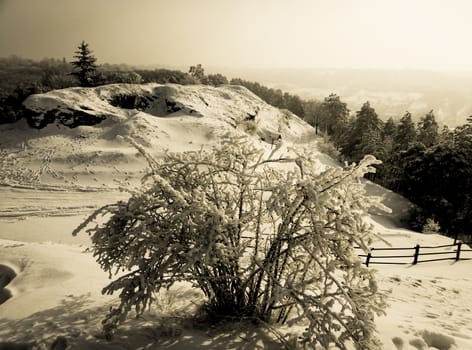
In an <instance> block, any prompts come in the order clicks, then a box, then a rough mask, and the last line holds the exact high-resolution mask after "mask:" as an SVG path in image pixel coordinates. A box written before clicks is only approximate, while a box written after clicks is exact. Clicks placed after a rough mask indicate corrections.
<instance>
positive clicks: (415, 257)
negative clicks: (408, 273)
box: [413, 244, 420, 265]
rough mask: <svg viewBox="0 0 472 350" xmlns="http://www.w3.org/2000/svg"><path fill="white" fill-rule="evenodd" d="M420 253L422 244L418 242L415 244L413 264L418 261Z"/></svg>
mask: <svg viewBox="0 0 472 350" xmlns="http://www.w3.org/2000/svg"><path fill="white" fill-rule="evenodd" d="M419 255H420V245H419V244H417V245H416V246H415V255H414V256H413V265H416V264H417V263H418V256H419Z"/></svg>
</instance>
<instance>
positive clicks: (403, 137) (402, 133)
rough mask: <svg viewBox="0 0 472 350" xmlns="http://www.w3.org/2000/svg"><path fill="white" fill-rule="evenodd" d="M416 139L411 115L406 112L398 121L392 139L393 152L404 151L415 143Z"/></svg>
mask: <svg viewBox="0 0 472 350" xmlns="http://www.w3.org/2000/svg"><path fill="white" fill-rule="evenodd" d="M416 137H417V135H416V128H415V123H413V120H412V118H411V113H410V112H408V111H407V112H406V113H405V115H404V116H403V117H402V118H401V119H400V123H399V124H398V128H397V133H396V135H395V137H394V142H395V150H396V151H397V152H398V151H403V150H406V149H407V148H408V147H409V146H411V145H412V144H413V143H414V142H415V141H416Z"/></svg>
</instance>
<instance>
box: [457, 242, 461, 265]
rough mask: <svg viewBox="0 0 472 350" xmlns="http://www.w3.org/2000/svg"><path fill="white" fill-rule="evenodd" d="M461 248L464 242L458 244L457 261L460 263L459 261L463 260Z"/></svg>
mask: <svg viewBox="0 0 472 350" xmlns="http://www.w3.org/2000/svg"><path fill="white" fill-rule="evenodd" d="M461 247H462V242H459V243H457V251H456V261H459V259H460V258H461Z"/></svg>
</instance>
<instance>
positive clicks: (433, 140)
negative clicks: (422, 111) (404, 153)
mask: <svg viewBox="0 0 472 350" xmlns="http://www.w3.org/2000/svg"><path fill="white" fill-rule="evenodd" d="M418 141H419V142H422V143H423V144H424V145H425V146H426V147H431V146H433V145H435V144H437V143H438V142H439V126H438V123H437V122H436V118H435V117H434V113H433V111H430V112H429V113H428V114H426V115H425V116H424V117H423V118H421V120H420V121H419V123H418Z"/></svg>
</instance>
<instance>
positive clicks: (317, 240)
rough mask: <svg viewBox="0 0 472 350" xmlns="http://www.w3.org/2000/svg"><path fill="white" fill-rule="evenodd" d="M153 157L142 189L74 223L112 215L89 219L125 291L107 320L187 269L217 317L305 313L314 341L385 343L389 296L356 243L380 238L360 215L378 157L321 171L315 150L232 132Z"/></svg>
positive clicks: (295, 317)
mask: <svg viewBox="0 0 472 350" xmlns="http://www.w3.org/2000/svg"><path fill="white" fill-rule="evenodd" d="M143 152H144V151H143ZM148 159H149V163H150V168H151V170H150V172H149V174H148V175H147V176H146V178H145V180H144V182H143V186H142V188H141V189H140V190H139V191H136V192H134V193H133V194H132V196H131V198H130V199H129V200H128V201H127V202H118V203H116V204H113V205H109V206H106V207H104V208H103V209H102V210H101V211H99V212H97V213H95V214H94V215H93V216H92V217H91V218H90V219H89V220H88V221H86V222H85V223H84V224H83V225H81V227H79V228H78V230H82V229H84V228H85V227H86V226H90V224H91V223H92V222H93V221H96V218H97V216H98V215H101V214H102V215H105V216H106V218H107V221H106V222H105V223H97V224H96V226H95V227H93V228H91V229H88V232H89V234H90V235H91V239H92V242H93V252H94V256H95V257H96V259H97V261H98V263H99V264H100V265H101V267H102V268H103V269H104V270H105V271H107V272H109V274H110V277H112V278H113V277H114V280H113V281H112V282H111V283H110V284H109V285H108V286H106V287H105V288H104V289H103V292H104V293H107V294H112V293H115V292H119V295H120V301H121V302H120V304H119V305H117V306H116V307H115V308H112V309H111V311H110V313H109V314H108V315H107V316H106V318H105V320H104V327H105V331H107V332H109V333H111V332H112V331H113V330H114V329H115V328H116V326H117V325H118V324H119V323H120V322H121V321H123V320H124V318H125V317H126V315H127V314H128V313H129V312H130V311H131V310H133V309H134V310H135V312H136V313H137V314H138V315H139V314H141V313H142V312H143V311H144V310H145V309H146V308H147V307H149V305H150V304H151V303H152V301H153V298H154V295H155V294H156V293H158V292H159V291H160V290H161V289H162V288H169V287H170V286H172V284H174V283H175V282H177V281H189V282H191V283H192V285H194V286H195V287H197V288H200V289H201V290H202V291H203V293H204V294H205V296H206V297H207V299H208V301H207V310H208V312H209V314H210V315H211V316H212V317H215V318H217V317H235V318H243V317H246V318H253V319H258V320H261V321H264V322H269V323H286V322H288V323H289V324H292V323H301V324H302V325H304V326H306V332H305V333H304V334H302V338H301V339H302V340H303V341H304V342H305V343H307V344H308V345H310V346H313V347H314V346H315V345H318V346H321V347H324V348H327V347H328V346H330V345H335V346H336V347H337V348H339V349H346V344H348V343H350V344H355V347H356V348H357V349H378V348H380V345H379V342H378V340H377V338H376V337H375V326H374V316H375V314H380V313H382V312H383V309H384V307H385V303H384V296H383V295H382V294H381V293H380V292H379V291H378V288H377V285H376V282H375V280H374V276H373V274H372V271H371V270H369V269H367V268H365V267H363V266H362V264H361V261H360V260H359V259H358V257H357V252H356V251H355V250H354V247H355V246H358V247H361V248H362V249H364V250H367V249H368V246H369V244H370V242H371V240H372V239H374V238H375V235H374V234H373V233H372V232H371V228H370V227H369V226H368V225H366V223H365V222H364V221H363V220H362V217H363V215H365V212H366V210H367V208H369V207H370V206H371V205H373V204H374V203H373V200H372V199H369V198H368V197H365V196H364V195H363V187H362V185H361V184H360V181H359V179H360V178H361V177H362V176H363V175H364V174H365V173H366V172H368V171H372V169H373V167H372V165H373V164H375V163H376V162H377V161H376V160H375V159H374V158H373V157H370V158H365V159H364V160H363V161H361V162H360V164H359V165H358V166H353V167H351V168H348V169H344V170H342V169H330V170H328V171H326V172H324V173H321V174H320V173H319V172H318V171H317V169H315V167H314V164H316V162H315V161H314V156H313V155H312V154H310V153H309V152H304V153H303V154H300V155H295V156H294V157H293V159H287V158H285V159H280V158H278V159H277V158H273V155H272V154H271V155H269V156H266V155H265V154H264V152H263V151H261V150H258V149H256V148H255V147H254V146H253V145H252V144H251V142H248V141H247V140H246V139H245V138H228V139H225V140H223V141H222V142H221V144H220V145H218V146H215V147H214V148H213V149H211V150H209V151H204V150H202V151H198V152H186V153H167V154H166V155H165V157H164V158H163V159H162V160H154V159H151V158H149V157H148Z"/></svg>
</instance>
